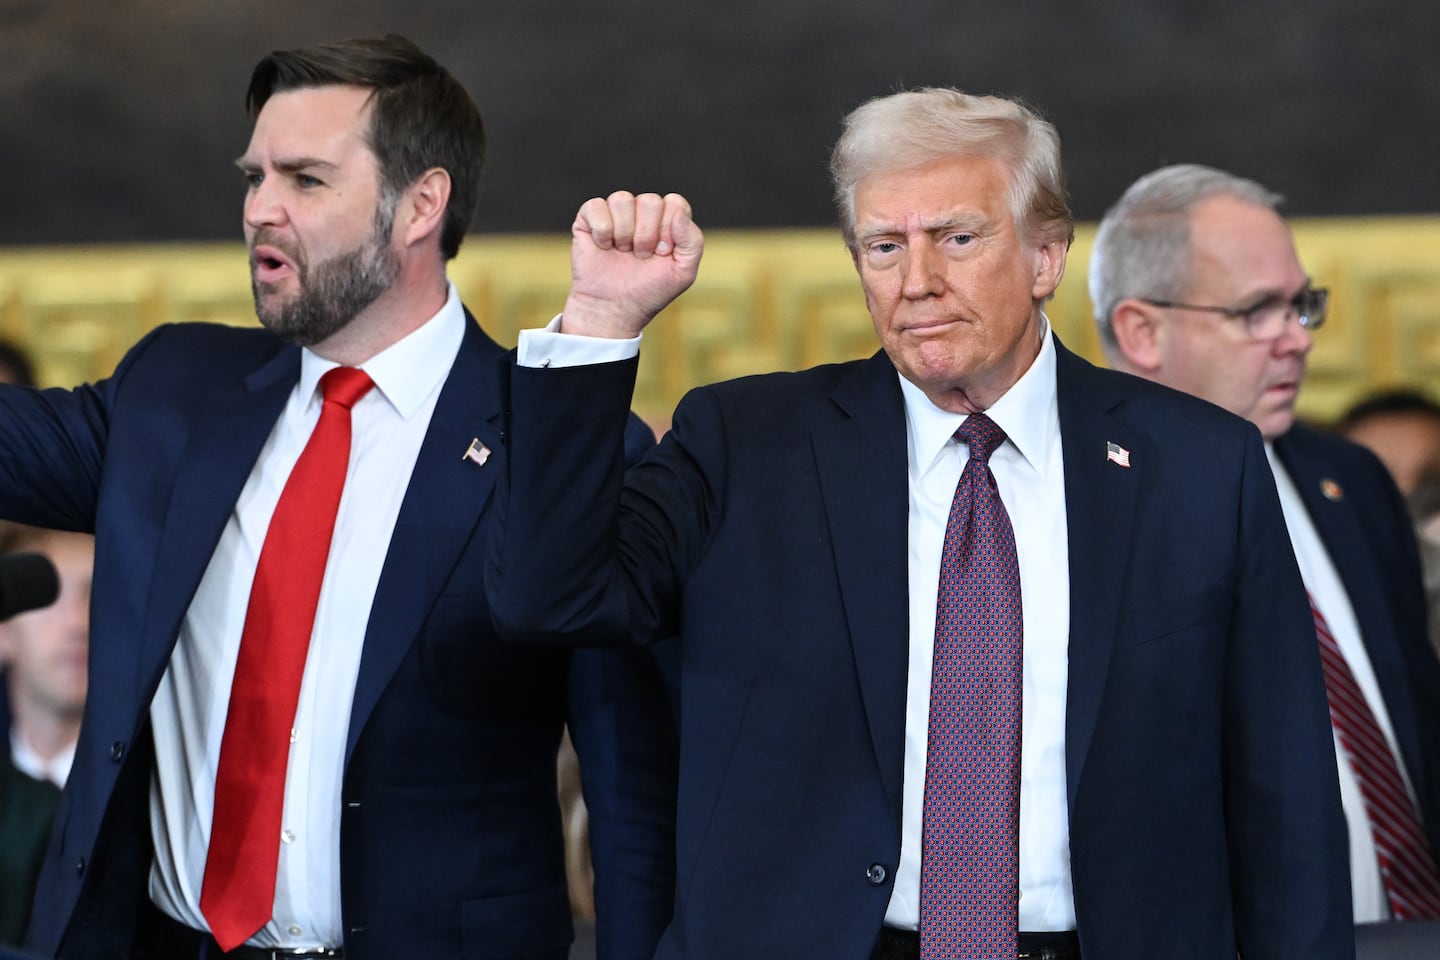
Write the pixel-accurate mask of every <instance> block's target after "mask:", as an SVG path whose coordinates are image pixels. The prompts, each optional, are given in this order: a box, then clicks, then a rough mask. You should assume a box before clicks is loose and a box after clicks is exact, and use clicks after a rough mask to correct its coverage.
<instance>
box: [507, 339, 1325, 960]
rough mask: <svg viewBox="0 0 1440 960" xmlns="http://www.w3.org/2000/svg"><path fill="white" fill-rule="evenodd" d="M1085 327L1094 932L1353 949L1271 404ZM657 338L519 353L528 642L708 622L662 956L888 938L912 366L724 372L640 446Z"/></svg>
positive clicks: (1085, 845) (1077, 411)
mask: <svg viewBox="0 0 1440 960" xmlns="http://www.w3.org/2000/svg"><path fill="white" fill-rule="evenodd" d="M1057 348H1058V352H1059V356H1058V360H1057V389H1058V396H1059V410H1060V431H1061V443H1062V448H1063V453H1064V464H1065V496H1066V510H1067V517H1068V521H1067V522H1068V527H1069V544H1068V550H1069V570H1070V637H1069V649H1068V656H1069V680H1068V698H1067V703H1066V720H1065V761H1066V774H1067V790H1068V806H1069V825H1070V840H1071V847H1070V850H1069V855H1070V863H1071V868H1072V875H1073V880H1074V895H1075V909H1076V914H1077V917H1078V928H1079V936H1080V941H1081V947H1082V952H1083V953H1084V954H1085V955H1086V956H1087V957H1097V958H1103V960H1131V958H1134V960H1141V958H1150V957H1158V956H1166V957H1169V956H1176V957H1187V958H1207V960H1234V957H1235V956H1236V952H1237V948H1238V950H1239V952H1240V953H1241V954H1243V956H1244V957H1245V958H1246V960H1279V958H1295V960H1299V958H1302V957H1303V958H1307V960H1313V958H1317V957H1323V958H1342V957H1349V956H1351V955H1352V952H1353V938H1352V931H1351V924H1350V891H1349V883H1348V871H1347V870H1346V869H1345V846H1344V843H1345V840H1344V822H1343V818H1342V816H1341V812H1340V804H1339V793H1338V788H1337V784H1336V774H1335V763H1334V754H1333V752H1332V749H1331V743H1330V728H1329V722H1328V718H1327V715H1326V708H1325V700H1324V688H1323V682H1322V679H1321V674H1320V666H1319V658H1318V653H1317V651H1316V646H1315V638H1314V628H1313V625H1312V623H1311V620H1310V616H1309V608H1308V606H1307V604H1306V600H1305V594H1304V591H1303V588H1302V586H1301V583H1300V579H1299V575H1298V571H1297V569H1296V565H1295V560H1294V555H1293V554H1292V552H1291V550H1290V546H1289V541H1288V539H1287V538H1286V536H1285V528H1284V520H1283V517H1282V515H1281V512H1280V507H1279V501H1278V498H1277V496H1276V493H1275V486H1274V482H1273V478H1272V476H1271V473H1270V470H1269V466H1268V464H1267V462H1266V460H1265V455H1264V451H1263V448H1262V445H1261V442H1260V437H1259V434H1258V433H1257V432H1256V431H1255V429H1254V427H1253V426H1251V425H1249V424H1247V423H1245V422H1244V421H1242V420H1240V419H1238V418H1236V417H1233V416H1231V415H1229V414H1227V413H1224V412H1223V411H1220V410H1218V409H1217V408H1215V407H1213V406H1211V405H1209V404H1205V403H1203V402H1201V401H1197V400H1195V399H1194V398H1192V397H1187V396H1184V395H1182V394H1179V393H1176V392H1174V391H1170V390H1166V389H1164V388H1162V387H1158V386H1156V385H1154V384H1149V383H1144V382H1142V381H1139V380H1136V379H1134V378H1132V377H1127V376H1124V375H1121V374H1116V373H1113V372H1110V371H1105V370H1098V369H1096V368H1095V367H1093V366H1091V365H1090V364H1088V363H1085V362H1084V361H1083V360H1080V359H1078V358H1076V357H1075V356H1073V355H1072V354H1070V353H1069V352H1067V351H1065V350H1064V349H1063V347H1059V344H1058V341H1057ZM634 368H635V364H634V363H633V362H627V363H616V364H603V365H596V366H592V367H578V368H560V369H545V370H540V369H526V368H516V369H514V370H512V372H511V376H512V384H511V388H510V396H511V421H512V429H513V430H514V431H515V433H516V436H517V437H521V436H523V437H525V438H526V440H525V442H524V443H523V444H519V443H517V444H515V445H514V446H513V447H512V450H511V457H510V460H509V464H508V466H509V476H508V479H507V480H503V481H502V483H503V484H506V485H508V490H502V491H501V495H500V506H501V509H502V510H504V511H505V512H506V514H507V515H506V516H505V517H504V518H503V521H502V522H503V527H504V529H503V532H502V534H501V536H500V537H498V538H497V539H496V540H495V541H494V546H495V548H496V553H495V555H494V560H495V562H494V563H493V564H492V566H491V567H490V569H489V570H488V572H487V586H488V587H489V588H490V600H491V612H492V614H493V615H494V616H495V617H496V622H497V626H498V627H499V628H500V630H501V633H502V635H505V636H508V637H510V638H512V639H515V640H519V641H523V642H527V643H535V644H541V643H559V644H598V643H618V642H625V641H626V640H627V638H629V637H631V636H633V635H635V634H636V633H637V632H638V633H639V634H640V635H642V636H647V635H648V636H652V637H664V636H668V635H671V634H676V633H678V634H679V635H680V636H681V638H682V644H683V673H682V700H681V760H680V811H679V817H678V821H677V840H676V845H677V878H676V904H675V918H674V920H673V921H672V924H671V926H670V928H669V929H668V930H667V931H666V934H665V937H664V938H663V940H662V941H661V945H660V949H659V951H658V952H657V957H662V958H674V957H690V958H716V960H720V958H725V960H729V958H734V957H762V956H767V957H768V956H783V957H790V958H815V960H864V958H866V957H868V956H869V953H870V950H871V947H872V944H873V943H874V941H875V938H876V936H877V934H878V932H879V930H880V927H881V924H882V920H883V917H884V913H885V909H886V906H887V904H888V902H889V900H890V894H891V889H892V884H893V875H894V871H895V869H896V865H897V863H898V861H899V856H900V842H901V836H900V833H901V793H902V790H903V789H906V788H907V787H908V788H910V789H914V788H915V787H916V785H914V784H910V785H907V784H905V783H904V776H903V756H904V735H905V718H904V707H905V696H906V671H907V662H908V660H907V647H908V626H907V618H908V600H907V596H908V584H907V562H906V551H907V529H908V524H907V510H908V494H907V489H908V488H907V480H906V427H905V411H904V401H903V398H902V394H901V390H900V387H899V382H898V378H897V375H896V372H895V369H894V367H893V366H892V365H891V363H890V361H889V359H888V358H887V357H886V356H885V355H884V354H883V353H882V354H877V355H876V356H875V357H873V358H871V359H869V360H866V361H860V362H856V363H850V364H841V365H835V366H825V367H817V368H815V369H812V370H807V371H803V372H800V373H793V374H772V375H768V376H763V377H758V378H750V379H745V380H739V381H732V382H729V383H722V384H717V385H714V386H710V387H704V388H701V389H699V390H696V391H693V392H692V393H691V394H690V395H689V396H688V397H687V398H686V399H685V400H684V401H683V402H682V403H681V405H680V407H679V408H678V409H677V411H676V415H675V419H674V427H673V430H672V432H671V433H670V434H669V435H667V436H666V438H665V439H663V440H662V441H661V443H660V445H659V446H658V447H656V449H655V450H653V451H651V452H650V453H649V454H648V455H647V456H646V457H645V458H644V459H643V460H642V461H641V463H640V464H639V465H638V466H636V467H635V468H633V469H632V470H630V471H629V474H628V476H625V475H623V471H622V457H621V454H620V442H621V433H622V430H623V424H624V419H625V410H626V407H627V405H628V403H629V391H630V389H631V384H632V383H633V376H634ZM1107 442H1113V443H1116V444H1119V445H1120V446H1122V447H1124V448H1126V449H1127V450H1129V452H1130V463H1131V466H1130V467H1129V468H1128V469H1127V468H1124V467H1121V466H1119V465H1117V464H1115V463H1112V462H1109V461H1108V460H1107V457H1106V451H1107V447H1106V444H1107ZM552 531H553V532H552ZM1056 548H1057V549H1065V547H1064V546H1063V545H1060V544H1057V545H1056ZM542 570H543V571H548V573H549V576H548V577H547V578H543V579H542V578H540V577H539V573H540V572H541V571H542ZM637 628H638V629H637Z"/></svg>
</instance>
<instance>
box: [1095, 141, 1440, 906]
mask: <svg viewBox="0 0 1440 960" xmlns="http://www.w3.org/2000/svg"><path fill="white" fill-rule="evenodd" d="M1279 202H1280V198H1279V197H1278V196H1277V195H1275V194H1273V193H1271V192H1270V191H1269V190H1267V189H1265V188H1264V187H1262V186H1261V185H1259V184H1257V183H1254V182H1253V181H1250V180H1244V179H1241V178H1239V177H1236V176H1234V175H1232V174H1229V173H1225V172H1223V171H1220V170H1215V169H1211V168H1209V167H1202V166H1195V165H1180V166H1170V167H1165V168H1163V169H1160V170H1156V171H1155V172H1153V173H1150V174H1148V175H1146V176H1144V177H1142V178H1140V179H1139V180H1137V181H1136V182H1135V183H1134V184H1133V185H1132V186H1131V187H1130V188H1129V189H1128V190H1127V191H1125V194H1124V195H1123V196H1122V197H1121V198H1120V200H1119V202H1118V203H1116V204H1115V206H1114V207H1112V208H1111V209H1110V211H1109V212H1108V213H1106V214H1105V217H1104V219H1103V220H1102V221H1101V223H1100V228H1099V232H1098V233H1097V235H1096V238H1095V249H1094V252H1093V253H1092V255H1091V260H1090V299H1091V302H1092V303H1093V304H1094V305H1095V320H1096V324H1097V326H1098V327H1099V331H1100V337H1101V341H1102V344H1103V347H1104V350H1105V354H1106V356H1107V358H1108V359H1109V361H1110V363H1111V365H1112V366H1114V367H1116V368H1117V369H1120V370H1124V371H1127V372H1129V373H1133V374H1137V375H1139V376H1142V377H1145V378H1147V379H1149V380H1154V381H1158V382H1160V383H1163V384H1166V385H1167V386H1170V387H1174V388H1177V389H1180V390H1184V391H1186V392H1189V393H1192V394H1195V395H1196V396H1199V397H1202V398H1204V399H1206V400H1209V401H1211V402H1213V403H1215V404H1218V405H1219V406H1221V407H1224V408H1225V409H1227V410H1229V411H1231V412H1232V413H1235V414H1238V415H1240V416H1242V417H1244V418H1246V419H1247V420H1249V421H1250V422H1251V423H1253V424H1255V426H1256V427H1258V428H1259V429H1260V433H1261V435H1262V436H1263V438H1264V440H1265V449H1266V453H1267V455H1268V457H1269V460H1270V465H1271V468H1272V470H1273V472H1274V474H1275V483H1276V486H1277V488H1278V490H1279V493H1280V500H1281V504H1282V506H1283V508H1284V512H1285V521H1286V526H1287V527H1288V528H1289V534H1290V541H1291V545H1292V546H1293V547H1294V550H1295V554H1296V558H1297V560H1298V561H1299V563H1300V572H1301V575H1302V577H1303V578H1304V580H1305V584H1306V587H1307V589H1308V591H1309V593H1310V603H1311V606H1312V614H1313V616H1314V617H1315V621H1316V629H1317V637H1318V641H1319V643H1320V646H1321V659H1322V663H1323V664H1324V667H1325V682H1326V692H1327V695H1328V698H1329V700H1330V715H1331V723H1332V727H1333V728H1334V740H1335V752H1336V758H1337V762H1338V768H1339V775H1340V793H1341V801H1342V804H1343V806H1344V808H1345V816H1346V821H1347V823H1348V825H1349V834H1350V866H1351V889H1352V896H1353V899H1354V907H1355V919H1356V922H1357V923H1360V922H1367V921H1384V920H1391V919H1436V918H1440V873H1437V869H1436V858H1435V854H1436V852H1437V851H1440V663H1437V661H1436V658H1435V656H1434V654H1433V653H1432V652H1431V650H1430V648H1429V646H1428V644H1427V642H1426V608H1425V597H1424V592H1423V588H1422V578H1421V572H1420V565H1419V558H1418V553H1417V550H1416V545H1415V538H1414V536H1413V533H1412V529H1411V524H1410V520H1409V516H1408V514H1407V513H1406V509H1405V503H1404V500H1403V499H1402V498H1401V496H1400V493H1399V491H1398V490H1397V489H1396V487H1395V484H1394V482H1393V481H1392V480H1391V478H1390V476H1389V474H1388V473H1387V472H1386V470H1385V468H1384V467H1383V466H1382V465H1381V463H1380V461H1379V460H1377V459H1376V458H1375V457H1374V456H1373V455H1372V454H1371V453H1370V452H1369V451H1368V450H1365V449H1363V448H1361V447H1359V446H1358V445H1356V444H1353V443H1350V442H1349V441H1347V440H1344V439H1342V438H1340V437H1338V436H1335V435H1333V434H1331V433H1328V432H1324V431H1321V430H1318V429H1315V428H1312V427H1309V426H1307V425H1305V424H1303V423H1298V422H1297V421H1296V416H1295V400H1296V396H1297V395H1298V393H1299V391H1300V384H1301V381H1302V379H1303V378H1304V374H1305V360H1306V356H1307V355H1308V354H1309V352H1310V348H1311V346H1312V345H1313V336H1314V333H1315V331H1316V330H1317V329H1318V328H1319V327H1320V326H1321V324H1322V323H1323V322H1324V320H1325V307H1326V291H1325V290H1324V289H1323V288H1319V287H1315V286H1313V285H1312V283H1311V279H1310V277H1309V276H1308V275H1307V274H1306V272H1305V270H1304V268H1303V267H1302V266H1301V264H1300V260H1299V258H1298V257H1297V255H1296V253H1295V244H1294V242H1293V240H1292V238H1291V235H1290V230H1289V227H1287V226H1286V224H1285V221H1284V220H1283V219H1281V217H1280V215H1279V214H1278V213H1277V212H1276V207H1277V205H1278V204H1279Z"/></svg>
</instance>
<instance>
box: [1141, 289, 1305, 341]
mask: <svg viewBox="0 0 1440 960" xmlns="http://www.w3.org/2000/svg"><path fill="white" fill-rule="evenodd" d="M1141 299H1142V300H1143V302H1145V303H1148V304H1150V306H1152V307H1167V308H1170V309H1175V310H1200V311H1203V312H1205V313H1219V314H1222V315H1224V316H1227V317H1229V318H1231V319H1232V320H1240V321H1241V322H1243V323H1244V324H1245V332H1246V333H1248V334H1249V335H1250V336H1251V337H1252V338H1254V339H1256V340H1274V339H1276V338H1278V337H1279V336H1280V335H1281V334H1283V333H1284V332H1285V325H1286V324H1287V323H1289V322H1290V316H1291V314H1294V315H1295V318H1296V319H1297V320H1299V321H1300V326H1302V327H1304V328H1305V329H1306V330H1318V329H1319V328H1320V325H1321V324H1323V323H1324V322H1325V307H1326V305H1327V304H1328V303H1329V302H1330V291H1329V290H1327V289H1325V288H1324V287H1306V288H1305V289H1304V290H1301V291H1300V292H1299V293H1297V294H1295V296H1293V297H1291V298H1290V299H1289V300H1285V299H1283V298H1281V297H1267V298H1266V299H1264V300H1261V301H1260V302H1259V303H1257V304H1255V305H1254V306H1253V307H1207V306H1200V305H1197V304H1194V303H1176V302H1175V301H1173V300H1150V299H1146V298H1141Z"/></svg>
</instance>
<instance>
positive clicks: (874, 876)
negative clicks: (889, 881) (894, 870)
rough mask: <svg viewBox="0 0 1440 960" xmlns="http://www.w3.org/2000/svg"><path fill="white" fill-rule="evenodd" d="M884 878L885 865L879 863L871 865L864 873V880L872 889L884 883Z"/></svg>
mask: <svg viewBox="0 0 1440 960" xmlns="http://www.w3.org/2000/svg"><path fill="white" fill-rule="evenodd" d="M885 876H886V874H885V865H884V864H881V863H872V864H870V868H869V869H868V870H866V871H865V879H866V880H868V881H869V882H870V886H872V887H878V886H880V884H882V883H884V882H885Z"/></svg>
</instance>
